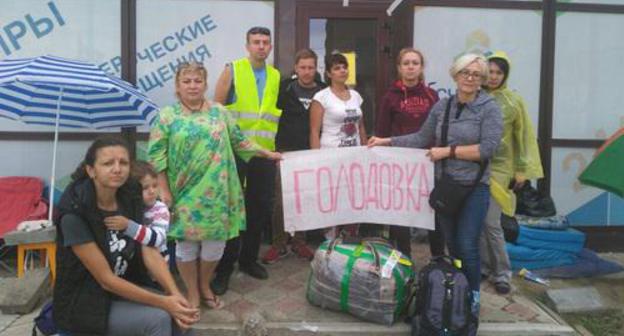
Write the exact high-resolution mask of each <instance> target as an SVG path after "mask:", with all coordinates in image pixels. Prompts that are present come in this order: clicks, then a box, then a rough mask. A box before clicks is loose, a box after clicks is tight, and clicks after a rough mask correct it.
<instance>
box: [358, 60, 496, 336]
mask: <svg viewBox="0 0 624 336" xmlns="http://www.w3.org/2000/svg"><path fill="white" fill-rule="evenodd" d="M450 75H451V77H452V78H453V80H454V81H455V83H456V84H457V94H456V95H453V96H451V97H449V98H445V99H442V100H440V101H439V102H437V103H436V104H435V105H434V106H433V107H432V108H431V112H430V113H429V116H428V117H427V120H426V121H425V123H424V124H423V126H422V128H421V129H420V131H418V132H416V133H412V134H407V135H402V136H395V137H391V138H378V137H372V138H371V139H369V141H368V146H369V147H373V146H397V147H414V148H427V147H429V146H432V147H431V148H430V149H429V150H428V152H427V156H429V158H430V159H431V161H433V162H435V177H436V180H439V179H441V178H442V177H443V175H444V178H450V179H452V180H453V181H455V182H456V183H458V184H462V185H465V186H471V185H474V184H475V182H476V185H475V186H474V188H473V189H472V191H471V192H470V194H468V196H467V198H466V200H465V201H464V203H463V204H462V206H461V209H460V210H459V211H458V213H457V214H456V215H445V214H442V213H436V216H437V220H438V221H439V223H440V226H441V228H442V231H443V233H444V238H445V240H446V245H447V247H448V249H449V253H450V254H451V256H452V257H453V258H455V259H459V260H460V261H461V265H462V268H461V269H462V271H463V272H464V274H465V275H466V278H467V279H468V283H469V285H470V289H471V291H472V295H471V297H472V302H471V311H472V313H473V317H474V318H475V319H474V322H475V323H474V330H471V331H470V332H469V334H470V335H476V323H477V321H478V316H479V307H480V304H479V302H480V288H479V284H480V282H481V269H480V257H479V237H480V236H481V229H482V226H483V221H484V219H485V214H486V212H487V209H488V203H489V200H490V189H489V186H488V185H489V179H490V169H489V165H487V163H486V162H487V160H489V159H490V158H491V157H492V156H493V155H494V152H495V151H496V148H497V146H498V144H499V142H500V139H501V134H502V129H503V123H502V117H501V111H500V108H499V107H498V104H496V101H495V100H494V98H492V96H490V95H488V94H487V93H485V92H484V91H482V90H481V85H482V84H483V83H484V82H485V81H486V80H487V76H488V66H487V62H486V60H485V58H484V57H483V56H481V55H476V54H464V55H462V56H460V57H458V58H457V59H456V60H455V62H454V63H453V65H452V66H451V69H450ZM446 114H448V117H449V121H448V133H447V145H444V146H442V145H441V142H442V141H441V140H442V132H441V130H442V124H443V123H444V119H445V115H446ZM445 161H446V162H445ZM444 166H446V168H444V171H442V170H443V167H444ZM483 167H484V168H483ZM482 169H484V170H482ZM480 173H482V176H481V178H480V179H479V180H478V181H476V179H477V178H478V176H479V174H480Z"/></svg>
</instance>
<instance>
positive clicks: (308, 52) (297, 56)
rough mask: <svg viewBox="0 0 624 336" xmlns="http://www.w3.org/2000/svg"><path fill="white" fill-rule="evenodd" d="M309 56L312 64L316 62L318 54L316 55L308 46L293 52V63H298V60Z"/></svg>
mask: <svg viewBox="0 0 624 336" xmlns="http://www.w3.org/2000/svg"><path fill="white" fill-rule="evenodd" d="M310 58H311V59H313V60H314V64H316V63H317V62H318V56H316V53H315V52H314V50H312V49H309V48H304V49H301V50H299V51H297V53H296V54H295V64H297V63H299V60H302V59H310Z"/></svg>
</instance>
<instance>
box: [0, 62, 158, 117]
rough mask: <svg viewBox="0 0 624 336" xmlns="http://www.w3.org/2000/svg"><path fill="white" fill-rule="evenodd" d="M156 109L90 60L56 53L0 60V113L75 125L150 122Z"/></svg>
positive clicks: (139, 93) (135, 90)
mask: <svg viewBox="0 0 624 336" xmlns="http://www.w3.org/2000/svg"><path fill="white" fill-rule="evenodd" d="M157 111H158V109H157V107H156V105H155V104H154V103H152V102H151V101H150V100H149V98H148V97H147V96H145V95H144V94H142V93H141V92H139V90H138V89H137V88H136V87H134V86H133V85H132V84H130V83H128V82H125V81H123V80H121V79H119V78H117V77H114V76H111V75H109V74H106V73H105V72H104V71H102V70H101V69H100V68H98V67H97V66H96V65H94V64H90V63H86V62H80V61H73V60H68V59H64V58H60V57H55V56H41V57H35V58H23V59H13V60H10V59H6V60H2V61H0V116H2V117H6V118H9V119H13V120H20V121H22V122H24V123H27V124H38V125H51V126H56V118H57V113H58V118H59V122H58V125H59V126H62V127H73V128H94V129H102V128H110V127H131V126H141V125H145V124H150V123H151V122H152V121H153V119H154V117H155V116H156V114H157Z"/></svg>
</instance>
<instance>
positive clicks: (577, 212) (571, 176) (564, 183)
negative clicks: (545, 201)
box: [550, 148, 624, 226]
mask: <svg viewBox="0 0 624 336" xmlns="http://www.w3.org/2000/svg"><path fill="white" fill-rule="evenodd" d="M595 152H596V150H595V149H587V148H553V150H552V161H551V163H552V167H551V169H552V174H551V182H550V187H551V195H552V197H553V199H554V201H555V204H556V206H557V212H558V213H559V214H562V215H567V216H568V218H569V219H570V223H571V224H572V225H575V226H611V225H618V226H621V225H624V199H622V198H620V197H618V196H617V195H615V194H612V193H608V192H606V191H603V190H602V189H598V188H595V187H590V186H586V185H583V184H581V183H580V182H579V181H578V176H579V175H580V174H581V172H582V171H583V170H584V169H585V168H586V167H587V165H589V163H590V162H591V160H592V158H593V156H594V154H595Z"/></svg>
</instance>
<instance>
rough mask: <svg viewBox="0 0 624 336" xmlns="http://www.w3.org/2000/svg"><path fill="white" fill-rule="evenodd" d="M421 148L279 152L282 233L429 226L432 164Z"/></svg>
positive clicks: (430, 217)
mask: <svg viewBox="0 0 624 336" xmlns="http://www.w3.org/2000/svg"><path fill="white" fill-rule="evenodd" d="M425 152H426V151H425V150H422V149H410V148H388V147H375V148H372V149H369V148H366V147H348V148H347V147H343V148H336V149H323V150H308V151H298V152H290V153H286V154H284V160H283V161H282V162H281V179H282V191H283V201H284V227H285V229H286V231H289V232H292V231H306V230H311V229H318V228H324V227H331V226H335V225H339V224H349V223H364V222H366V223H377V224H393V225H401V226H408V227H420V228H425V229H433V228H434V216H433V215H434V212H433V210H432V209H431V208H430V207H429V202H428V201H429V193H430V190H431V189H432V188H433V164H432V163H431V161H430V160H429V159H428V158H427V157H426V156H425Z"/></svg>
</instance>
